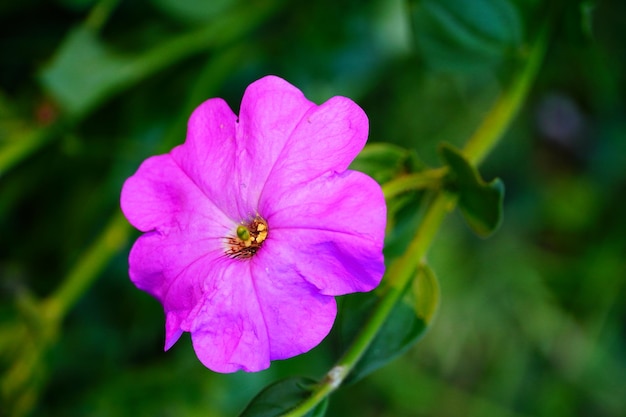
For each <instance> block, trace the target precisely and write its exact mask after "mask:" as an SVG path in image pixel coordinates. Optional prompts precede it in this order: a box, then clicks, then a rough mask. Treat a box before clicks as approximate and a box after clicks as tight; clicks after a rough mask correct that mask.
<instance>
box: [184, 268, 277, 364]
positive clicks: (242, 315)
mask: <svg viewBox="0 0 626 417" xmlns="http://www.w3.org/2000/svg"><path fill="white" fill-rule="evenodd" d="M250 265H251V263H250V262H248V261H241V260H233V259H228V258H223V259H222V260H221V262H219V263H218V264H216V265H215V268H213V270H212V273H211V275H210V277H209V278H208V279H206V280H205V288H204V294H203V302H202V304H200V305H199V306H198V308H196V309H195V310H194V311H193V312H192V313H191V314H190V316H189V320H188V322H189V323H185V324H183V326H184V327H187V326H189V331H190V332H191V340H192V342H193V347H194V350H195V351H196V355H198V359H200V361H201V362H202V363H203V364H204V365H205V366H206V367H208V368H209V369H212V370H214V371H216V372H235V371H238V370H240V369H242V370H245V371H247V372H255V371H260V370H262V369H265V368H267V367H269V364H270V354H269V342H268V334H267V329H266V327H265V320H264V318H263V313H262V311H261V307H260V306H259V300H258V298H257V294H256V288H255V287H256V283H255V282H254V281H253V279H252V277H251V274H250Z"/></svg>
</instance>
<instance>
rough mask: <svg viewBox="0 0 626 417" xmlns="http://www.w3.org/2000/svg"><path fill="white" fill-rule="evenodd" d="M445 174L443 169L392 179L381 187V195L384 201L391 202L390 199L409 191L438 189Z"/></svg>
mask: <svg viewBox="0 0 626 417" xmlns="http://www.w3.org/2000/svg"><path fill="white" fill-rule="evenodd" d="M445 174H446V170H445V169H444V168H437V169H430V170H427V171H422V172H415V173H412V174H407V175H403V176H401V177H398V178H394V179H393V180H391V181H389V182H387V183H386V184H384V185H383V187H382V188H383V194H385V200H391V199H392V198H394V197H396V196H398V195H400V194H402V193H405V192H407V191H411V190H422V189H425V188H431V189H434V188H438V187H440V186H441V181H442V179H443V177H444V176H445Z"/></svg>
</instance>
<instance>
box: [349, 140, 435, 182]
mask: <svg viewBox="0 0 626 417" xmlns="http://www.w3.org/2000/svg"><path fill="white" fill-rule="evenodd" d="M350 169H353V170H356V171H361V172H364V173H366V174H367V175H369V176H370V177H372V178H374V179H375V180H376V181H377V182H378V183H379V184H384V183H386V182H387V181H389V180H391V179H393V178H395V177H397V176H399V175H401V174H406V173H407V172H415V171H419V170H421V169H423V164H422V163H421V162H420V161H419V158H418V157H417V154H416V153H415V151H412V150H408V149H404V148H401V147H399V146H395V145H391V144H388V143H373V144H370V145H367V146H365V148H363V150H362V151H361V152H360V153H359V155H357V157H356V158H355V160H354V161H353V162H352V164H351V165H350Z"/></svg>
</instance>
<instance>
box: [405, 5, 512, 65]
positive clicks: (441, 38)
mask: <svg viewBox="0 0 626 417" xmlns="http://www.w3.org/2000/svg"><path fill="white" fill-rule="evenodd" d="M410 13H411V19H412V22H413V28H414V36H415V41H416V45H417V47H418V48H419V49H420V51H421V53H422V55H423V58H424V59H425V60H426V61H427V62H428V63H429V64H430V65H431V66H433V67H435V68H440V69H448V70H457V71H467V70H476V69H478V68H484V67H485V66H491V65H494V64H497V63H499V62H500V61H502V59H503V58H504V57H505V56H506V55H507V54H509V53H510V52H511V51H512V50H514V49H515V48H517V47H519V46H520V44H521V42H522V25H521V22H520V16H519V12H518V10H517V9H516V8H515V7H514V5H513V4H511V2H510V1H508V0H414V1H412V2H411V8H410Z"/></svg>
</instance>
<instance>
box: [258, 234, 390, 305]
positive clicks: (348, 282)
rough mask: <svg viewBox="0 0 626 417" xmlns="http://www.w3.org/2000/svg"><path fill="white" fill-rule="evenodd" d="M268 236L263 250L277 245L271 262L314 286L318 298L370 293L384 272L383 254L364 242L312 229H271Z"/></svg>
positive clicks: (356, 238)
mask: <svg viewBox="0 0 626 417" xmlns="http://www.w3.org/2000/svg"><path fill="white" fill-rule="evenodd" d="M270 233H271V237H268V238H267V245H266V246H270V242H272V241H273V240H274V239H275V240H276V241H277V242H280V246H278V245H277V247H276V249H275V251H274V254H275V258H274V260H273V261H274V262H276V264H279V265H280V269H281V270H285V271H286V270H292V271H294V272H293V273H295V274H297V275H298V276H301V277H302V278H304V279H305V280H307V281H308V282H310V283H311V284H313V285H314V286H315V287H316V288H318V289H319V293H320V294H324V295H344V294H349V293H353V292H366V291H371V290H372V289H374V288H375V287H376V286H378V284H379V283H380V280H381V278H382V276H383V273H384V272H385V265H384V263H383V255H382V251H380V250H378V249H377V250H374V249H373V247H374V246H373V245H372V243H371V242H370V241H367V240H366V239H359V238H358V237H355V236H354V235H351V234H347V233H341V232H336V231H327V230H315V229H270ZM270 239H271V241H270ZM272 243H273V242H272ZM264 249H265V247H263V248H261V250H264ZM259 253H260V251H259ZM257 255H258V254H257ZM277 268H278V266H277Z"/></svg>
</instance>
